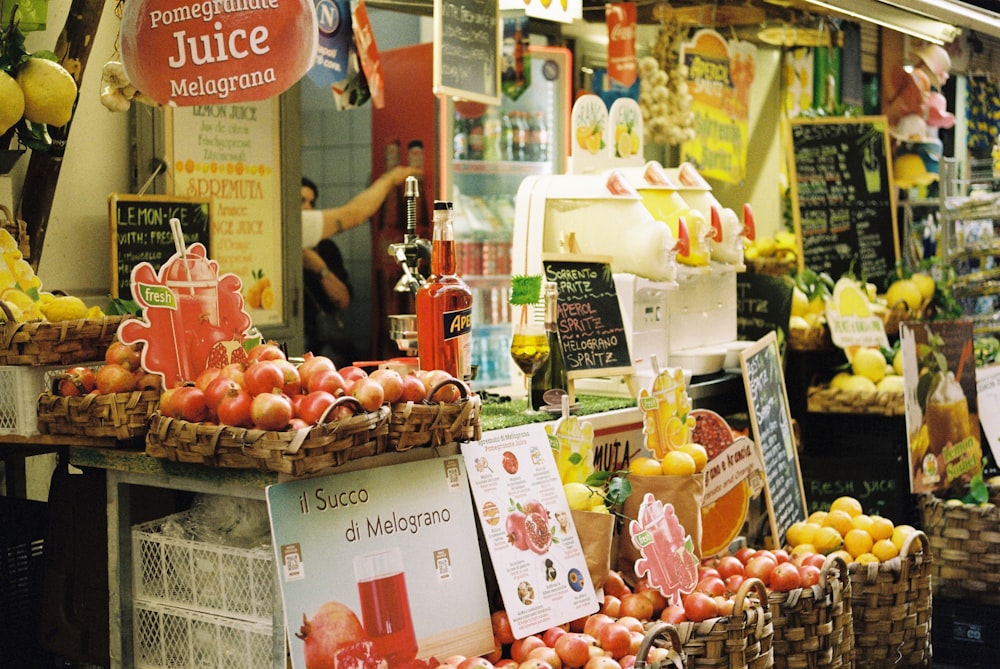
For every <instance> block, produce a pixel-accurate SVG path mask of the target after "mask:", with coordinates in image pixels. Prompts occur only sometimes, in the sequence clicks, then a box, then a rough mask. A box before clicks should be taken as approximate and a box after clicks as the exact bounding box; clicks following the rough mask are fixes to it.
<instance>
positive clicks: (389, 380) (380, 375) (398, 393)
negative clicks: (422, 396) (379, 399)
mask: <svg viewBox="0 0 1000 669" xmlns="http://www.w3.org/2000/svg"><path fill="white" fill-rule="evenodd" d="M368 378H370V379H372V380H373V381H375V382H377V383H378V384H379V385H380V386H382V394H383V396H384V401H386V402H388V403H390V404H392V403H394V402H398V401H399V400H400V398H402V397H403V377H402V376H400V375H399V372H397V371H396V370H394V369H376V370H375V371H374V372H372V373H371V374H369V375H368Z"/></svg>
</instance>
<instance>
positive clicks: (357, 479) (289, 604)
mask: <svg viewBox="0 0 1000 669" xmlns="http://www.w3.org/2000/svg"><path fill="white" fill-rule="evenodd" d="M266 494H267V506H268V513H269V516H270V521H271V536H272V543H273V549H274V553H275V560H276V564H277V571H276V573H277V575H278V585H279V586H280V589H281V597H282V601H283V604H284V613H285V628H286V629H287V631H288V634H287V636H288V650H289V653H290V657H291V661H292V667H293V669H305V667H317V666H324V667H333V666H346V664H347V663H348V662H354V661H355V660H356V659H357V658H369V659H371V660H372V662H373V664H372V666H376V665H380V666H385V665H381V660H385V662H386V664H387V665H388V667H389V669H396V668H398V667H403V666H406V667H407V668H408V669H420V668H421V667H427V666H429V664H428V662H429V660H430V659H431V658H444V657H450V656H452V655H466V656H476V655H481V654H483V653H487V652H490V651H491V650H492V649H493V629H492V625H491V623H490V609H489V603H488V599H487V593H486V580H485V576H484V572H483V562H482V557H481V554H480V551H479V542H478V541H477V533H476V519H475V517H474V515H473V508H472V500H471V497H470V495H469V480H468V477H467V476H466V473H465V468H464V463H463V460H462V458H461V457H460V456H458V455H453V456H446V457H441V458H429V459H426V460H419V461H415V462H407V463H402V464H396V465H388V466H381V467H372V468H369V469H361V470H358V471H352V472H350V473H349V474H347V473H345V474H333V475H328V476H320V477H316V478H311V479H305V480H296V481H289V482H285V483H278V484H275V485H271V486H268V488H267V491H266ZM443 602H447V605H446V609H447V615H441V613H442V610H443V609H442V603H443Z"/></svg>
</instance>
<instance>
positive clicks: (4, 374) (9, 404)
mask: <svg viewBox="0 0 1000 669" xmlns="http://www.w3.org/2000/svg"><path fill="white" fill-rule="evenodd" d="M82 364H83V365H84V366H87V367H92V368H93V369H96V368H97V367H99V366H100V364H101V363H93V364H91V363H82ZM69 367H70V366H67V365H37V366H32V365H0V434H18V435H21V436H24V437H29V436H31V435H34V434H38V409H37V402H38V396H39V395H41V394H42V393H43V392H45V391H46V390H51V387H52V381H53V379H55V377H56V375H57V374H61V373H63V372H65V371H66V370H67V369H69Z"/></svg>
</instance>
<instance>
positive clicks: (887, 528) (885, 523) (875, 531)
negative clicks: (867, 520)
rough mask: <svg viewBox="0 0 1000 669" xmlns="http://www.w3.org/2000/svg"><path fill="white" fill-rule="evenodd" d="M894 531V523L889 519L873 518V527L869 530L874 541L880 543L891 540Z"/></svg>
mask: <svg viewBox="0 0 1000 669" xmlns="http://www.w3.org/2000/svg"><path fill="white" fill-rule="evenodd" d="M894 529H895V527H894V526H893V524H892V521H891V520H889V519H888V518H885V517H883V516H872V527H871V529H870V530H868V533H869V534H871V535H872V539H874V540H875V541H878V540H879V539H891V538H892V531H893V530H894Z"/></svg>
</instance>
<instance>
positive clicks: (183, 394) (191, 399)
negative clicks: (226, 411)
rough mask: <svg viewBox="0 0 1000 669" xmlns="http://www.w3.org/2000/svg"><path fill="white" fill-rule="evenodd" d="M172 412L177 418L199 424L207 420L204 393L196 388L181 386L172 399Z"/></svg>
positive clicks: (206, 405)
mask: <svg viewBox="0 0 1000 669" xmlns="http://www.w3.org/2000/svg"><path fill="white" fill-rule="evenodd" d="M173 410H174V413H175V414H176V415H177V417H178V418H180V419H182V420H186V421H189V422H191V423H201V422H204V421H205V420H206V419H207V418H208V404H207V403H206V401H205V392H204V391H203V390H201V389H200V388H198V387H197V386H181V387H180V388H178V389H177V392H176V393H175V394H174V398H173Z"/></svg>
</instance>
